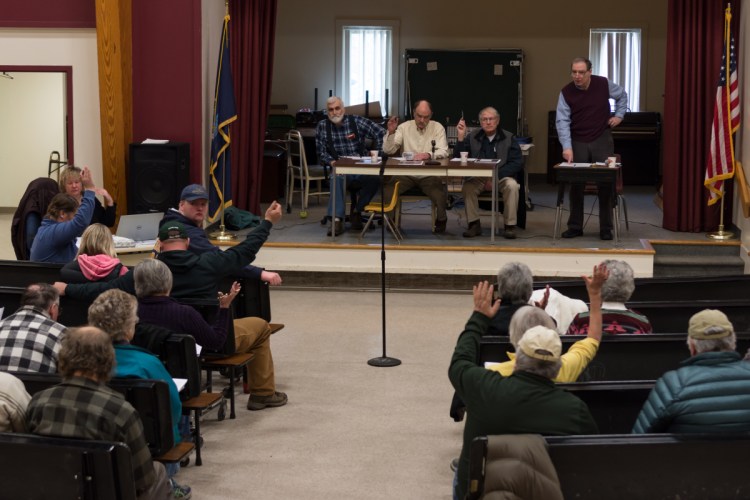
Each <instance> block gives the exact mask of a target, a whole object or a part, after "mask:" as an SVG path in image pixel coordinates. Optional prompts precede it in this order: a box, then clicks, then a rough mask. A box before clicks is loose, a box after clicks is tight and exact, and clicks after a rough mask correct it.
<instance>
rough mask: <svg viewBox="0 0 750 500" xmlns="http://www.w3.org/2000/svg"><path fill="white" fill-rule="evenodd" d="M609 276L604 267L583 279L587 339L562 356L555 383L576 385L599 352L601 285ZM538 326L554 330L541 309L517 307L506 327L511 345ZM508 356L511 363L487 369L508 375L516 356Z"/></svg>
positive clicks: (510, 372) (516, 345)
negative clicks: (587, 302)
mask: <svg viewBox="0 0 750 500" xmlns="http://www.w3.org/2000/svg"><path fill="white" fill-rule="evenodd" d="M608 276H609V273H608V271H607V267H606V266H605V265H604V264H599V265H596V266H594V272H593V274H592V275H591V276H582V278H583V281H584V282H585V283H586V290H587V291H588V294H589V302H590V305H589V311H590V313H589V314H590V318H591V319H590V323H589V331H588V336H586V338H585V339H582V340H579V341H578V342H576V343H575V344H573V345H572V346H570V349H568V352H566V353H565V354H563V355H562V356H561V358H560V359H561V361H562V367H561V368H560V372H559V373H558V374H557V377H556V378H555V379H554V381H555V382H575V381H576V380H577V379H578V376H579V375H581V372H583V370H585V369H586V367H587V366H588V364H589V363H590V362H591V360H592V359H594V356H596V352H597V351H598V350H599V342H600V341H601V339H602V284H603V283H604V281H606V279H607V277H608ZM539 325H541V326H545V327H547V328H551V329H553V330H554V329H555V323H554V321H553V320H552V318H550V316H549V315H548V314H547V313H546V312H544V310H543V309H540V308H538V307H533V306H524V307H522V308H520V309H519V310H518V311H516V312H515V313H514V314H513V317H512V318H511V320H510V325H509V327H508V331H509V334H510V343H511V344H513V347H515V348H516V349H517V348H518V342H519V341H520V340H521V338H522V337H523V334H524V333H525V332H526V331H527V330H528V329H529V328H532V327H534V326H539ZM507 354H508V359H509V360H510V361H504V362H502V363H498V364H495V365H492V366H490V367H489V369H490V370H493V371H496V372H498V373H500V375H502V376H503V377H508V376H510V375H511V374H512V373H513V369H514V368H515V366H516V355H515V353H512V352H509V353H507Z"/></svg>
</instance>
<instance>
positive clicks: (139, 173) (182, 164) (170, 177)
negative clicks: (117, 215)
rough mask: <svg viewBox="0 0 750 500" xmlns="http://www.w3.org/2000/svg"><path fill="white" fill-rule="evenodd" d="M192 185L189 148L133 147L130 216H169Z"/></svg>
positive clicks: (179, 145) (182, 144)
mask: <svg viewBox="0 0 750 500" xmlns="http://www.w3.org/2000/svg"><path fill="white" fill-rule="evenodd" d="M189 183H190V144H188V143H187V142H168V143H166V144H140V143H138V144H136V143H133V144H131V145H130V166H129V168H128V213H129V214H143V213H148V212H166V211H167V210H169V209H170V208H176V207H177V205H178V204H179V202H180V192H181V191H182V188H184V187H185V186H187V185H188V184H189Z"/></svg>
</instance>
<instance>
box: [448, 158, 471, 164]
mask: <svg viewBox="0 0 750 500" xmlns="http://www.w3.org/2000/svg"><path fill="white" fill-rule="evenodd" d="M461 161H463V159H462V158H451V162H457V163H458V162H461ZM466 161H477V159H476V158H466Z"/></svg>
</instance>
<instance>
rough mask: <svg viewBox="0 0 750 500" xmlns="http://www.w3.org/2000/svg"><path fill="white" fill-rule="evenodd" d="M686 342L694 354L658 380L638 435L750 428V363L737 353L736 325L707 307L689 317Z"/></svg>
mask: <svg viewBox="0 0 750 500" xmlns="http://www.w3.org/2000/svg"><path fill="white" fill-rule="evenodd" d="M687 344H688V348H689V349H690V355H691V357H690V358H689V359H686V360H685V361H683V362H682V363H681V365H682V366H680V368H678V369H677V370H673V371H669V372H667V373H665V374H664V375H663V376H662V377H661V378H660V379H659V380H657V381H656V385H654V388H653V389H652V390H651V394H649V396H648V399H647V400H646V402H645V403H644V404H643V409H642V410H641V413H640V415H638V419H637V420H636V422H635V426H634V427H633V433H635V434H644V433H650V432H673V433H683V432H684V433H690V432H694V433H707V432H712V433H722V432H748V431H750V390H748V388H749V387H750V363H748V362H747V361H743V360H742V357H741V355H740V354H739V353H738V352H736V351H735V348H736V344H737V339H736V336H735V334H734V327H733V326H732V323H731V322H730V321H729V319H728V318H727V317H726V315H725V314H724V313H723V312H721V311H717V310H714V309H704V310H703V311H701V312H699V313H696V314H694V315H693V317H691V318H690V323H689V325H688V340H687Z"/></svg>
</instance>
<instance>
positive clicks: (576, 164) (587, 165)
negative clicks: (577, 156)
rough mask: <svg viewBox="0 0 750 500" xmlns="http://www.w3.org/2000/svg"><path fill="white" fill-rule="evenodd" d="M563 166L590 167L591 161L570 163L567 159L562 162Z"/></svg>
mask: <svg viewBox="0 0 750 500" xmlns="http://www.w3.org/2000/svg"><path fill="white" fill-rule="evenodd" d="M560 166H561V167H576V168H583V167H587V168H588V167H590V166H591V163H568V162H567V161H564V162H562V163H561V164H560Z"/></svg>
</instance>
